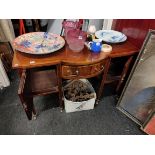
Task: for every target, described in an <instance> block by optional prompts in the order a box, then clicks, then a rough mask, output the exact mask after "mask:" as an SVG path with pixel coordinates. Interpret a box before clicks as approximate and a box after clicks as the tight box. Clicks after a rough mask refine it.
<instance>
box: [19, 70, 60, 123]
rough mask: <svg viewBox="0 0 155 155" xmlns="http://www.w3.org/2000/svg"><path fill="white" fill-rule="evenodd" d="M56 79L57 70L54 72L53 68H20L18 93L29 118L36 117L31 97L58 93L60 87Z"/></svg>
mask: <svg viewBox="0 0 155 155" xmlns="http://www.w3.org/2000/svg"><path fill="white" fill-rule="evenodd" d="M57 70H58V69H57V68H56V71H57ZM58 81H59V78H58V72H57V73H56V72H55V70H54V69H48V70H47V69H42V68H39V69H31V70H26V69H23V70H22V74H21V78H20V84H19V89H18V95H19V97H20V100H21V102H22V105H23V108H24V110H25V112H26V114H27V117H28V119H29V120H31V119H32V116H33V118H36V110H35V108H34V104H33V98H34V97H35V96H40V95H48V94H51V93H58V92H59V89H60V88H59V87H58ZM59 97H60V96H59ZM60 99H61V98H60Z"/></svg>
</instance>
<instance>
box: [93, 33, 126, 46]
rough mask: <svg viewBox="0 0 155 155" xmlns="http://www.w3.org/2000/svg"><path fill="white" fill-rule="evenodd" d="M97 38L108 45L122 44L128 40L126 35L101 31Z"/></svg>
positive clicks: (96, 34)
mask: <svg viewBox="0 0 155 155" xmlns="http://www.w3.org/2000/svg"><path fill="white" fill-rule="evenodd" d="M95 36H96V37H97V38H99V39H102V40H103V41H104V42H107V43H120V42H124V41H126V39H127V36H126V35H125V34H123V33H121V32H118V31H114V30H99V31H97V32H96V33H95Z"/></svg>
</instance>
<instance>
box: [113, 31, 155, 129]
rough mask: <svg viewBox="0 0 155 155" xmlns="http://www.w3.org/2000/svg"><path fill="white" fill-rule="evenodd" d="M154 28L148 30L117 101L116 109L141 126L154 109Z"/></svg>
mask: <svg viewBox="0 0 155 155" xmlns="http://www.w3.org/2000/svg"><path fill="white" fill-rule="evenodd" d="M154 68H155V30H149V32H148V34H147V36H146V38H145V40H144V43H143V45H142V48H141V50H140V52H139V54H138V57H137V59H136V61H135V63H134V66H133V68H132V70H131V73H130V75H129V77H128V80H127V82H126V84H125V87H124V89H123V91H122V93H121V96H120V98H119V100H118V103H117V106H116V107H117V109H119V110H120V111H121V112H123V113H124V114H125V115H126V116H127V117H129V118H130V119H132V120H133V121H134V122H136V123H137V124H138V125H140V126H142V125H143V124H144V122H145V121H146V119H147V118H148V117H149V115H150V113H151V111H152V110H154V109H155V72H154Z"/></svg>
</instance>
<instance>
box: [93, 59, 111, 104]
mask: <svg viewBox="0 0 155 155" xmlns="http://www.w3.org/2000/svg"><path fill="white" fill-rule="evenodd" d="M106 61H107V62H106V63H105V67H104V71H103V74H102V80H101V84H100V86H99V89H98V92H97V100H96V104H98V102H99V100H100V99H101V95H102V93H103V89H104V84H105V81H106V78H107V73H108V70H109V67H110V62H111V58H108V59H107V60H106Z"/></svg>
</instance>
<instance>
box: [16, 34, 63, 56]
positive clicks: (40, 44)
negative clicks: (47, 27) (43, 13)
mask: <svg viewBox="0 0 155 155" xmlns="http://www.w3.org/2000/svg"><path fill="white" fill-rule="evenodd" d="M13 45H14V48H15V49H16V50H18V51H20V52H24V53H29V54H48V53H52V52H55V51H57V50H59V49H61V48H62V47H63V46H64V45H65V40H64V39H63V38H62V37H61V36H59V35H57V34H53V33H47V32H32V33H27V34H23V35H21V36H19V37H17V38H16V39H15V40H14V42H13Z"/></svg>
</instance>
